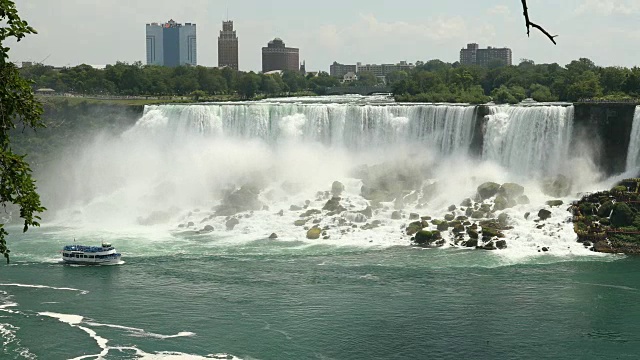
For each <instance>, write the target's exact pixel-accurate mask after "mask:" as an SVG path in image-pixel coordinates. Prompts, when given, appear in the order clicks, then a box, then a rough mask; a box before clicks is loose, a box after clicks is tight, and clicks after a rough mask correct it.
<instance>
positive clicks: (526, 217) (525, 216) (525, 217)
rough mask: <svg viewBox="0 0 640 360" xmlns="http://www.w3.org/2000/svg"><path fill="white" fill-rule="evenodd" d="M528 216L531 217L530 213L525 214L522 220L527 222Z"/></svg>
mask: <svg viewBox="0 0 640 360" xmlns="http://www.w3.org/2000/svg"><path fill="white" fill-rule="evenodd" d="M529 216H531V213H530V212H528V213H525V214H524V219H525V220H529Z"/></svg>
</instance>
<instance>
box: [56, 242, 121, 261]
mask: <svg viewBox="0 0 640 360" xmlns="http://www.w3.org/2000/svg"><path fill="white" fill-rule="evenodd" d="M121 256H122V254H119V253H118V252H116V249H115V248H114V247H113V246H111V244H108V243H102V246H84V245H67V246H65V247H64V249H63V250H62V260H63V261H64V262H65V263H69V264H83V265H99V264H116V263H118V262H120V257H121Z"/></svg>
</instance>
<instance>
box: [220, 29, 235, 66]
mask: <svg viewBox="0 0 640 360" xmlns="http://www.w3.org/2000/svg"><path fill="white" fill-rule="evenodd" d="M218 67H219V68H223V67H228V68H232V69H234V70H238V37H237V36H236V31H235V30H233V21H223V22H222V31H220V36H219V37H218Z"/></svg>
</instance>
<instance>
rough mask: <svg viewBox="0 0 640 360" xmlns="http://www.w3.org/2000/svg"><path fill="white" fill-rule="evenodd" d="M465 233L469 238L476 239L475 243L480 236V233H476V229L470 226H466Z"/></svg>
mask: <svg viewBox="0 0 640 360" xmlns="http://www.w3.org/2000/svg"><path fill="white" fill-rule="evenodd" d="M467 235H469V237H470V238H472V239H475V240H476V244H477V243H478V242H477V240H478V239H479V238H480V235H478V231H477V230H475V229H472V228H468V229H467Z"/></svg>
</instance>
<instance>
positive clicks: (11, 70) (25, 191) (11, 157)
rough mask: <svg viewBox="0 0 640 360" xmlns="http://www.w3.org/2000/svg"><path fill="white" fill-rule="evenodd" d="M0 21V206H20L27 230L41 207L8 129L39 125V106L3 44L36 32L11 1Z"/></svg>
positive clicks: (1, 245)
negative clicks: (0, 121) (12, 143)
mask: <svg viewBox="0 0 640 360" xmlns="http://www.w3.org/2000/svg"><path fill="white" fill-rule="evenodd" d="M0 23H1V24H2V27H0V83H2V85H3V86H2V87H0V119H2V122H3V126H2V129H1V130H0V203H1V204H2V206H3V207H4V208H7V206H9V205H10V204H15V205H16V206H17V207H18V208H19V209H20V217H21V218H22V219H24V226H23V231H27V230H28V229H29V227H30V226H39V225H40V224H39V223H38V221H39V220H40V217H39V216H38V215H37V214H38V213H41V212H43V211H44V210H45V208H44V207H43V206H42V205H41V204H40V196H39V195H38V193H37V192H36V183H35V180H34V179H33V178H32V176H31V168H30V167H29V164H28V163H27V162H26V161H25V156H23V155H18V154H15V153H14V152H13V151H12V150H11V143H10V139H9V131H10V130H11V129H15V128H16V126H17V124H20V123H22V124H23V125H24V126H28V127H31V128H34V129H35V128H38V127H43V126H44V125H43V123H42V120H41V119H40V116H41V114H42V106H41V105H40V103H39V102H38V101H36V99H35V97H34V94H33V90H32V89H31V86H30V85H31V84H30V82H29V81H27V80H26V79H24V78H22V77H21V76H20V72H19V71H18V69H17V67H16V66H15V65H14V64H13V63H11V62H9V61H8V59H9V54H8V53H9V50H10V49H9V48H8V47H5V46H4V43H5V41H6V40H8V39H11V38H14V39H15V40H17V41H20V40H21V39H22V38H24V37H25V36H26V35H28V34H35V33H36V31H35V30H34V29H33V28H32V27H30V26H29V25H28V24H27V22H26V21H24V20H22V19H21V18H20V16H19V15H18V11H17V10H16V6H15V4H14V2H13V1H10V0H0ZM8 234H9V233H8V232H7V230H6V229H5V228H4V224H0V254H2V255H4V257H5V258H6V259H7V262H9V253H10V251H9V249H8V248H7V241H6V238H5V237H6V235H8Z"/></svg>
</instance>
